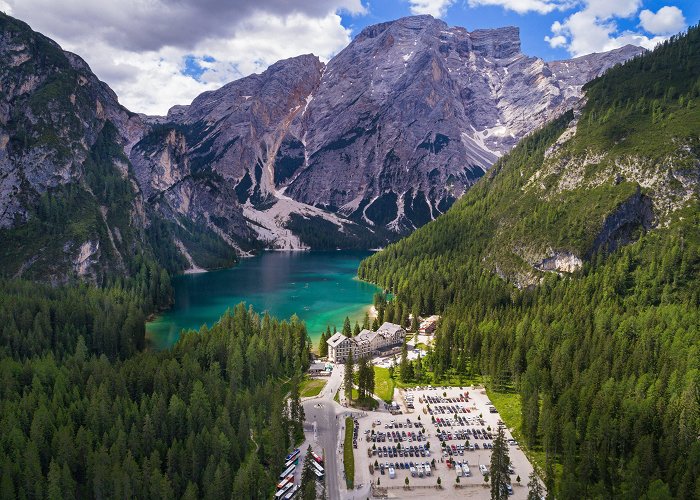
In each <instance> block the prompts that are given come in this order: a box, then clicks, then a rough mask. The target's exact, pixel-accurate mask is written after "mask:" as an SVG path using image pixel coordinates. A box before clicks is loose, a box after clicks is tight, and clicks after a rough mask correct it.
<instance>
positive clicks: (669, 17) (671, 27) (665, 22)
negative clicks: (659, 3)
mask: <svg viewBox="0 0 700 500" xmlns="http://www.w3.org/2000/svg"><path fill="white" fill-rule="evenodd" d="M639 20H640V21H641V22H640V23H639V24H640V26H641V27H642V28H644V29H645V30H646V31H648V32H649V33H653V34H654V35H669V34H673V33H678V32H679V31H681V30H682V29H683V28H685V26H686V24H685V17H684V16H683V12H681V9H679V8H678V7H675V6H672V5H671V6H669V5H667V6H666V7H661V8H660V9H659V10H658V11H657V12H656V14H654V13H653V12H652V11H650V10H646V9H645V10H643V11H642V12H640V13H639Z"/></svg>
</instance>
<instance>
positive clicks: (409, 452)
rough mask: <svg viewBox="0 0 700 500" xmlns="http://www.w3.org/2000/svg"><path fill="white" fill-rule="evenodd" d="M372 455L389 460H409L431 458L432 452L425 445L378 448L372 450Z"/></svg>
mask: <svg viewBox="0 0 700 500" xmlns="http://www.w3.org/2000/svg"><path fill="white" fill-rule="evenodd" d="M372 455H376V456H378V457H387V458H396V457H402V458H408V457H429V456H430V450H429V449H428V448H427V447H426V446H425V445H422V444H421V445H415V444H414V445H411V446H405V447H401V448H400V447H398V446H377V447H376V448H373V449H372Z"/></svg>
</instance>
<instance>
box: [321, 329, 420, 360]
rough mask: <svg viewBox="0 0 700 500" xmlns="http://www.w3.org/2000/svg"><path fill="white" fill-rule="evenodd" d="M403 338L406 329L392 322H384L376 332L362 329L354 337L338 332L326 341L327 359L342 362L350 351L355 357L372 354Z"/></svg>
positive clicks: (400, 341)
mask: <svg viewBox="0 0 700 500" xmlns="http://www.w3.org/2000/svg"><path fill="white" fill-rule="evenodd" d="M405 338H406V330H404V329H403V328H402V327H401V325H396V324H394V323H384V324H383V325H382V326H380V327H379V328H378V329H377V331H376V332H373V331H371V330H362V331H361V332H360V333H359V335H357V336H356V337H346V336H345V335H343V334H342V333H340V332H338V333H336V334H334V335H333V336H332V337H331V338H329V339H328V340H327V341H326V342H327V343H328V359H329V360H330V361H333V362H334V363H344V362H345V360H347V359H348V355H349V354H350V352H352V357H353V358H355V359H358V358H361V357H363V356H364V357H370V356H374V355H376V354H378V353H379V352H380V351H383V350H385V349H390V348H392V347H395V346H397V345H401V344H402V343H403V341H404V339H405Z"/></svg>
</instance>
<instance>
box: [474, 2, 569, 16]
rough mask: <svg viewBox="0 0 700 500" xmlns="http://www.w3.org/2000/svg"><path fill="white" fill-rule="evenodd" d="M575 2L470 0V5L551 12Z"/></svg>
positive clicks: (518, 10) (519, 11)
mask: <svg viewBox="0 0 700 500" xmlns="http://www.w3.org/2000/svg"><path fill="white" fill-rule="evenodd" d="M575 3H576V0H469V6H470V7H480V6H497V7H503V8H504V9H506V10H512V11H513V12H517V13H518V14H525V13H527V12H537V13H539V14H549V13H550V12H552V11H554V10H564V9H568V8H569V7H572V6H573V5H574V4H575Z"/></svg>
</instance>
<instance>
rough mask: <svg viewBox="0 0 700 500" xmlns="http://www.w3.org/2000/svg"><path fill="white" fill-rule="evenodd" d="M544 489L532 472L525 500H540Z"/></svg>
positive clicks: (535, 474)
mask: <svg viewBox="0 0 700 500" xmlns="http://www.w3.org/2000/svg"><path fill="white" fill-rule="evenodd" d="M543 496H544V488H542V483H540V480H539V479H538V478H537V473H536V472H535V471H534V470H533V471H532V472H531V473H530V478H529V481H528V483H527V500H542V497H543Z"/></svg>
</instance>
